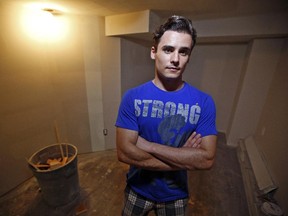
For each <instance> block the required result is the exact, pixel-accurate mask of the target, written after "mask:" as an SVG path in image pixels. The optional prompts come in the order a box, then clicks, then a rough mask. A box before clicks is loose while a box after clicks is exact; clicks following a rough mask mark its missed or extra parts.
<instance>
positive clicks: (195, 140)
mask: <svg viewBox="0 0 288 216" xmlns="http://www.w3.org/2000/svg"><path fill="white" fill-rule="evenodd" d="M216 141H217V137H216V136H214V135H209V136H205V137H202V138H201V136H200V134H196V133H195V132H194V133H192V135H191V136H190V137H189V138H188V140H187V141H186V143H185V144H184V145H183V147H181V148H174V147H169V146H165V145H160V144H157V143H153V142H148V141H147V140H145V139H143V138H142V137H140V136H139V135H138V132H137V131H133V130H128V129H124V128H119V127H117V129H116V144H117V155H118V160H119V161H121V162H124V163H126V164H129V165H133V166H136V167H139V168H143V169H148V170H158V171H172V170H183V169H185V170H195V169H209V168H211V167H212V165H213V162H214V157H215V152H216Z"/></svg>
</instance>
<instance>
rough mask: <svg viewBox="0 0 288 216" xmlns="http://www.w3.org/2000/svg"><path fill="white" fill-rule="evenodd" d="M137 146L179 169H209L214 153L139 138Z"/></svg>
mask: <svg viewBox="0 0 288 216" xmlns="http://www.w3.org/2000/svg"><path fill="white" fill-rule="evenodd" d="M137 146H138V147H139V148H141V149H143V150H144V151H146V152H148V153H150V154H152V155H154V156H155V157H157V158H159V159H160V160H162V161H164V162H165V163H168V164H171V165H173V166H176V167H178V168H179V169H187V170H194V169H209V168H210V167H211V166H212V164H213V161H214V152H212V151H207V150H206V149H203V148H201V147H200V148H192V147H182V148H174V147H169V146H165V145H160V144H157V143H153V142H148V141H146V140H145V139H143V138H141V137H139V138H138V141H137Z"/></svg>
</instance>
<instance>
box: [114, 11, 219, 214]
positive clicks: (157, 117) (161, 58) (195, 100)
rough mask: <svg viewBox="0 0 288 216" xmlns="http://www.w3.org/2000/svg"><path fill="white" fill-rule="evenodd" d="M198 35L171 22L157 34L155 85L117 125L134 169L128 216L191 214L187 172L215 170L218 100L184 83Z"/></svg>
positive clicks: (131, 96) (131, 97)
mask: <svg viewBox="0 0 288 216" xmlns="http://www.w3.org/2000/svg"><path fill="white" fill-rule="evenodd" d="M195 43H196V32H195V29H194V28H193V27H192V23H191V21H190V20H189V19H186V18H184V17H180V16H172V17H170V18H169V19H168V20H167V21H166V22H165V23H164V24H163V25H161V26H160V27H159V28H158V29H157V30H156V31H155V33H154V45H153V46H152V48H151V58H152V59H154V60H155V77H154V79H153V80H152V81H149V82H147V83H145V84H142V85H140V86H138V87H136V88H134V89H131V90H129V91H128V92H126V94H125V95H124V97H123V99H122V102H121V105H120V108H119V113H118V118H117V121H116V127H117V137H116V142H117V153H118V159H119V160H120V161H121V162H124V163H127V164H129V165H130V170H129V173H128V174H127V186H126V189H125V205H124V209H123V211H122V215H125V216H126V215H147V214H148V213H149V212H150V211H152V210H154V211H155V212H156V214H157V215H173V216H175V215H179V216H180V215H185V207H186V205H187V200H188V196H189V194H188V183H187V170H195V169H209V168H211V166H212V164H213V161H214V157H215V150H216V140H217V138H216V135H217V131H216V126H215V116H216V114H215V113H216V111H215V105H214V102H213V99H212V98H211V97H210V96H209V95H207V94H205V93H203V92H201V91H199V90H197V89H196V88H194V87H192V86H190V85H189V84H188V83H186V82H184V81H183V80H182V74H183V72H184V70H185V67H186V65H187V63H188V62H189V58H190V55H191V51H192V49H193V47H194V46H195Z"/></svg>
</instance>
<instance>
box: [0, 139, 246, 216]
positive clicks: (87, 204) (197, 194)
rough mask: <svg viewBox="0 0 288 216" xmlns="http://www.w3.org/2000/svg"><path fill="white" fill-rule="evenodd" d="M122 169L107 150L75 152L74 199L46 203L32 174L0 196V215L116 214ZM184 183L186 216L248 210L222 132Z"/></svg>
mask: <svg viewBox="0 0 288 216" xmlns="http://www.w3.org/2000/svg"><path fill="white" fill-rule="evenodd" d="M127 169H128V166H126V165H124V164H122V163H119V162H118V161H117V158H116V152H115V151H113V150H110V151H103V152H95V153H90V154H81V155H78V176H79V182H80V183H79V184H80V188H81V190H80V196H79V197H78V199H76V200H75V201H72V202H70V205H69V204H68V205H65V206H61V207H58V208H55V207H53V208H51V207H49V206H47V205H46V204H45V203H44V202H43V200H42V199H41V192H39V186H38V183H37V181H36V179H35V178H34V177H32V178H31V179H29V180H27V181H26V182H24V183H23V184H21V185H20V186H18V187H17V188H16V189H14V190H13V191H11V192H10V193H8V194H6V195H5V196H3V197H1V198H0V216H22V215H25V216H26V215H27V216H28V215H30V216H34V215H35V216H36V215H37V216H39V215H41V216H44V215H47V216H58V215H59V216H68V215H75V212H78V213H79V215H82V216H90V215H91V216H94V215H95V216H96V215H97V216H104V215H108V216H117V215H120V213H121V208H122V202H123V190H124V187H125V173H126V172H127ZM189 184H190V200H189V205H188V211H187V215H188V216H190V215H193V216H213V215H215V216H248V215H249V211H248V207H247V202H246V197H245V192H244V186H243V181H242V176H241V171H240V167H239V163H238V160H237V153H236V149H232V148H229V147H227V146H226V144H225V137H224V136H222V135H220V136H219V139H218V146H217V157H216V162H215V165H214V166H213V168H212V169H211V170H208V171H193V172H189ZM75 203H76V204H75ZM79 203H80V205H78V204H79ZM75 207H77V209H76V210H75ZM81 210H83V213H81V214H80V212H81ZM150 215H154V214H153V213H151V214H150Z"/></svg>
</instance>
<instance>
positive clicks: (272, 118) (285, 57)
mask: <svg viewBox="0 0 288 216" xmlns="http://www.w3.org/2000/svg"><path fill="white" fill-rule="evenodd" d="M287 68H288V39H287V38H286V40H285V43H284V46H283V49H282V52H281V58H280V60H279V62H278V65H277V67H276V70H275V72H274V77H273V79H272V83H271V86H270V88H269V91H268V94H267V98H266V101H265V104H264V106H263V111H262V112H261V115H260V120H259V123H258V125H257V130H256V133H255V135H254V138H255V142H256V144H257V146H258V148H259V150H260V151H261V153H262V154H263V156H264V158H265V161H266V162H267V165H268V168H269V170H270V172H271V175H272V178H273V180H274V181H275V183H276V185H277V186H279V189H278V191H277V192H276V195H275V198H276V199H277V201H279V203H280V205H281V207H282V208H284V210H285V212H288V208H287V206H288V195H287V192H288V184H287V182H288V172H287V165H286V162H287V155H288V143H287V142H288V133H287V128H288V101H287V98H288V85H287V83H288V73H287Z"/></svg>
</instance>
